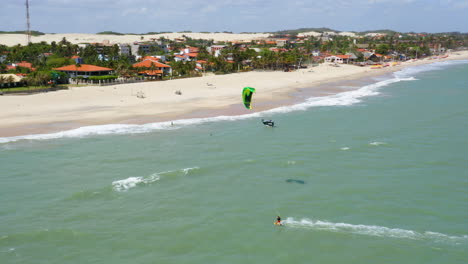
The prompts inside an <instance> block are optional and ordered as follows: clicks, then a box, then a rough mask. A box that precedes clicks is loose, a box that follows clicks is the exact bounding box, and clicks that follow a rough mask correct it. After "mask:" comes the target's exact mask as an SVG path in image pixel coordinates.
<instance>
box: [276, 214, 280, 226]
mask: <svg viewBox="0 0 468 264" xmlns="http://www.w3.org/2000/svg"><path fill="white" fill-rule="evenodd" d="M275 225H282V224H281V217H280V216H279V215H278V216H277V217H276V222H275Z"/></svg>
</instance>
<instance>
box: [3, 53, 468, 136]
mask: <svg viewBox="0 0 468 264" xmlns="http://www.w3.org/2000/svg"><path fill="white" fill-rule="evenodd" d="M462 63H468V60H461V61H444V62H437V63H432V64H426V65H420V66H415V67H408V68H404V69H402V70H401V71H398V72H395V73H393V77H392V78H390V79H386V80H382V81H378V82H376V83H373V84H369V85H365V86H363V87H361V88H359V89H357V90H353V91H346V92H343V93H339V94H335V95H330V96H323V97H312V98H309V99H307V100H306V101H305V102H303V103H299V104H296V105H292V106H291V105H289V106H282V107H278V108H274V109H270V110H267V111H263V112H256V113H252V114H247V115H239V116H217V117H207V118H192V119H181V120H174V121H168V122H157V123H149V124H143V125H127V124H110V125H99V126H86V127H80V128H77V129H71V130H66V131H61V132H57V133H50V134H34V135H25V136H16V137H3V138H0V144H2V143H9V142H15V141H19V140H49V139H59V138H80V137H88V136H95V135H119V134H139V133H149V132H152V131H157V130H168V129H177V128H181V127H184V126H191V125H195V124H203V123H208V122H218V121H236V120H243V119H250V118H258V117H261V116H264V115H265V114H273V113H288V112H293V111H304V110H307V109H309V108H311V107H320V106H348V105H353V104H357V103H360V102H361V100H362V98H365V97H369V96H375V95H378V94H379V90H380V89H381V88H382V87H385V86H388V85H390V84H392V83H397V82H401V81H415V80H417V79H415V78H414V76H413V75H415V74H417V73H420V72H424V71H432V70H439V69H443V68H445V67H447V66H450V65H456V64H462ZM172 123H173V124H174V125H172Z"/></svg>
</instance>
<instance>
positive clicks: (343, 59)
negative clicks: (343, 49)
mask: <svg viewBox="0 0 468 264" xmlns="http://www.w3.org/2000/svg"><path fill="white" fill-rule="evenodd" d="M354 57H356V56H354ZM350 59H351V55H332V56H328V57H325V62H334V63H349V61H350Z"/></svg>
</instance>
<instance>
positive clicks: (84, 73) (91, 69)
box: [53, 64, 114, 78]
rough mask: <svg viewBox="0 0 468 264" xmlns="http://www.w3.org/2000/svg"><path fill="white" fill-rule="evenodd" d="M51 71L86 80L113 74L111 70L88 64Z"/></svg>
mask: <svg viewBox="0 0 468 264" xmlns="http://www.w3.org/2000/svg"><path fill="white" fill-rule="evenodd" d="M53 70H56V71H61V72H64V73H66V74H68V76H69V77H78V76H81V77H83V78H88V77H90V76H101V75H111V74H113V73H114V70H113V69H111V68H105V67H100V66H95V65H89V64H81V65H79V64H78V65H74V64H73V65H68V66H63V67H60V68H54V69H53Z"/></svg>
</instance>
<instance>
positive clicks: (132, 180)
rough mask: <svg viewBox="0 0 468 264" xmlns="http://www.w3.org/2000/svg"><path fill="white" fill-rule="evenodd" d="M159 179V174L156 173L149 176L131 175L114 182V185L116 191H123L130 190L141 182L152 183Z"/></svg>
mask: <svg viewBox="0 0 468 264" xmlns="http://www.w3.org/2000/svg"><path fill="white" fill-rule="evenodd" d="M157 180H159V175H158V174H157V173H154V174H152V175H150V176H149V177H129V178H127V179H123V180H118V181H114V182H112V187H113V188H114V190H115V191H118V192H122V191H128V190H129V189H131V188H134V187H136V186H137V185H139V184H150V183H153V182H155V181H157Z"/></svg>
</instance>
